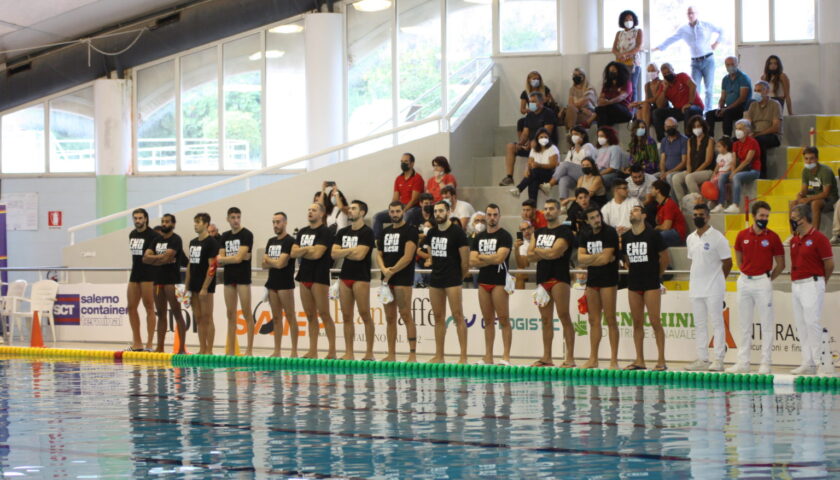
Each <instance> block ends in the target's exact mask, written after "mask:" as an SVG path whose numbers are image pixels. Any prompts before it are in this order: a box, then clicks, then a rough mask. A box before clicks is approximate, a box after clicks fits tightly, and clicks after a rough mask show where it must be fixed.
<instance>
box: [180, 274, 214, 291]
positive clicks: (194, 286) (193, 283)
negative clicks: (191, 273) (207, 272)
mask: <svg viewBox="0 0 840 480" xmlns="http://www.w3.org/2000/svg"><path fill="white" fill-rule="evenodd" d="M202 285H204V278H202V279H201V281H198V280H193V279H190V284H189V285H188V288H187V290H189V291H190V292H193V293H198V292H200V291H201V287H202ZM207 293H216V280H215V279H213V281H212V282H210V285H208V286H207Z"/></svg>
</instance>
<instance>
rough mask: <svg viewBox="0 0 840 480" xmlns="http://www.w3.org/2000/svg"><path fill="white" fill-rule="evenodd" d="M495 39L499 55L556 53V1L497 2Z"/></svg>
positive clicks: (522, 0) (512, 0)
mask: <svg viewBox="0 0 840 480" xmlns="http://www.w3.org/2000/svg"><path fill="white" fill-rule="evenodd" d="M625 3H626V2H625ZM499 36H500V38H499V50H501V51H502V52H503V53H516V52H553V51H556V50H557V0H499Z"/></svg>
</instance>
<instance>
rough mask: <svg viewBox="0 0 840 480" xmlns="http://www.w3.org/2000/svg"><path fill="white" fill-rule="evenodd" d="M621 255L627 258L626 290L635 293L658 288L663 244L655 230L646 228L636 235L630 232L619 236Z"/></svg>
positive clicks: (664, 247)
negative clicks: (660, 255)
mask: <svg viewBox="0 0 840 480" xmlns="http://www.w3.org/2000/svg"><path fill="white" fill-rule="evenodd" d="M621 245H622V250H621V253H622V254H624V255H625V256H626V258H627V261H628V263H629V265H628V266H627V269H628V274H627V288H628V289H630V290H635V291H645V290H655V289H657V288H659V285H660V283H659V282H660V279H659V254H660V253H661V252H662V251H663V250H665V249H666V248H667V247H666V246H665V242H663V241H662V236H661V235H660V234H659V232H657V231H656V230H654V229H652V228H650V227H647V228H645V229H644V230H643V231H642V233H640V234H638V235H636V234H635V233H633V231H632V230H628V231H626V232H624V234H623V235H622V236H621Z"/></svg>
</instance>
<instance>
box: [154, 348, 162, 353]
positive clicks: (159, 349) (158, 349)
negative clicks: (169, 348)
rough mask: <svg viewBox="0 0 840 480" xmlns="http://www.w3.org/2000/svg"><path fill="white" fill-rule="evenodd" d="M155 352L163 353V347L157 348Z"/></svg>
mask: <svg viewBox="0 0 840 480" xmlns="http://www.w3.org/2000/svg"><path fill="white" fill-rule="evenodd" d="M155 353H163V347H158V348H156V349H155Z"/></svg>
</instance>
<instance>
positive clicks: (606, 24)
mask: <svg viewBox="0 0 840 480" xmlns="http://www.w3.org/2000/svg"><path fill="white" fill-rule="evenodd" d="M625 10H630V11H631V12H633V13H635V14H636V16H637V17H639V27H642V28H643V25H642V23H643V22H644V13H645V11H644V10H645V7H644V1H643V0H603V2H602V3H601V47H603V48H604V49H606V50H611V49H612V47H613V43H615V34H616V32H618V29H619V26H618V16H619V15H621V12H623V11H625ZM645 33H647V32H645Z"/></svg>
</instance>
